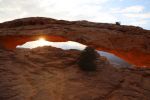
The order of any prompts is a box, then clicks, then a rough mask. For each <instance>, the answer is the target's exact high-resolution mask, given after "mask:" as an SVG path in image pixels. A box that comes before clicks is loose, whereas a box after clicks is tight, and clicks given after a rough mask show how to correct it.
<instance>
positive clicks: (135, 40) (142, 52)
mask: <svg viewBox="0 0 150 100" xmlns="http://www.w3.org/2000/svg"><path fill="white" fill-rule="evenodd" d="M35 35H36V36H43V37H46V38H47V39H48V40H50V41H67V40H71V41H76V42H80V43H83V44H85V45H88V46H93V47H94V48H96V49H98V50H104V51H108V52H111V53H114V54H116V55H117V56H119V57H121V58H123V59H125V60H127V61H128V62H130V63H132V64H135V65H137V66H146V67H149V66H150V31H149V30H144V29H142V28H140V27H134V26H124V25H115V24H106V23H93V22H88V21H70V22H69V21H64V20H55V19H50V18H42V17H31V18H24V19H17V20H14V21H9V22H4V23H1V24H0V43H1V44H0V45H2V46H3V47H5V46H6V47H9V48H15V46H16V45H21V44H24V43H25V42H27V41H33V40H35V39H37V38H35ZM49 36H52V37H50V38H49ZM20 38H22V39H20ZM137 57H138V59H137Z"/></svg>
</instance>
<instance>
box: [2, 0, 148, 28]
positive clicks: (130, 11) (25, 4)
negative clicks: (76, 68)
mask: <svg viewBox="0 0 150 100" xmlns="http://www.w3.org/2000/svg"><path fill="white" fill-rule="evenodd" d="M149 5H150V0H0V22H4V21H10V20H13V19H18V18H24V17H50V18H54V19H61V20H70V21H75V20H88V21H93V22H102V23H115V22H121V24H123V25H134V26H140V27H142V28H144V29H148V30H150V24H149V23H150V7H149Z"/></svg>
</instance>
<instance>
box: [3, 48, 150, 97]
mask: <svg viewBox="0 0 150 100" xmlns="http://www.w3.org/2000/svg"><path fill="white" fill-rule="evenodd" d="M80 53H81V52H80V51H77V50H67V51H64V50H61V49H57V48H53V47H41V48H35V49H16V50H13V51H12V50H11V51H8V50H3V49H0V100H121V99H122V100H149V98H150V95H149V94H150V85H149V84H150V70H149V69H127V68H124V69H118V68H115V65H114V66H113V65H111V64H109V62H108V61H107V60H106V59H104V58H103V57H101V56H99V59H98V61H97V68H98V69H97V71H96V72H84V71H82V70H80V68H79V66H78V65H77V64H76V60H77V58H78V57H79V54H80Z"/></svg>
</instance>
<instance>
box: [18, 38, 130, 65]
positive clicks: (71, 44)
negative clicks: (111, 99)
mask: <svg viewBox="0 0 150 100" xmlns="http://www.w3.org/2000/svg"><path fill="white" fill-rule="evenodd" d="M42 46H52V47H56V48H61V49H64V50H69V49H76V50H84V49H85V47H86V45H83V44H80V43H78V42H74V41H67V42H49V41H46V40H45V39H44V38H40V39H39V40H36V41H29V42H26V43H25V44H23V45H18V46H17V47H16V48H29V49H33V48H36V47H42ZM97 52H98V53H99V54H100V55H101V56H105V57H106V58H107V59H108V60H109V61H110V63H113V64H115V65H121V66H122V67H129V66H130V64H129V63H127V62H126V61H124V60H123V59H121V58H119V57H117V56H115V55H114V54H111V53H108V52H104V51H97Z"/></svg>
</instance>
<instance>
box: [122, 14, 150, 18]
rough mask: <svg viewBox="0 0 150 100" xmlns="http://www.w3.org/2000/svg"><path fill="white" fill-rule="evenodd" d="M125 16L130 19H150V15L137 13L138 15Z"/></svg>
mask: <svg viewBox="0 0 150 100" xmlns="http://www.w3.org/2000/svg"><path fill="white" fill-rule="evenodd" d="M123 15H124V16H126V17H128V18H141V19H148V18H150V13H136V14H131V13H126V14H123Z"/></svg>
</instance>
